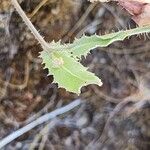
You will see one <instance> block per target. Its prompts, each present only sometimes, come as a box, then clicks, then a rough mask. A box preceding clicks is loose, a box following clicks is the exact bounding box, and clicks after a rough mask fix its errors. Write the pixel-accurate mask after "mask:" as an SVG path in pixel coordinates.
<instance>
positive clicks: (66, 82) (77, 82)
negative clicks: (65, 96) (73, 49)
mask: <svg viewBox="0 0 150 150" xmlns="http://www.w3.org/2000/svg"><path fill="white" fill-rule="evenodd" d="M40 57H41V58H42V59H43V63H44V64H45V68H48V70H49V74H50V75H53V76H54V83H58V86H59V87H63V88H65V89H66V90H67V91H70V92H74V93H78V94H79V93H80V89H81V87H82V86H86V85H88V84H98V85H102V82H101V80H100V79H99V78H98V77H96V76H95V75H94V74H93V73H91V72H88V71H87V68H86V67H84V66H83V65H81V64H80V63H79V62H77V61H76V59H74V58H73V57H71V54H70V53H68V52H66V51H65V50H64V51H57V50H56V51H55V52H51V53H49V52H48V51H42V52H41V55H40Z"/></svg>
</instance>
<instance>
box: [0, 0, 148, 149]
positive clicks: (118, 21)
mask: <svg viewBox="0 0 150 150" xmlns="http://www.w3.org/2000/svg"><path fill="white" fill-rule="evenodd" d="M19 2H20V5H21V7H22V8H23V10H24V11H25V13H26V14H27V15H28V17H29V18H30V20H31V21H32V23H33V24H34V25H35V27H36V29H38V30H39V32H40V33H41V35H42V36H44V37H45V40H46V41H49V42H51V41H52V40H55V41H58V40H60V39H61V40H62V42H63V43H68V42H72V41H73V39H74V37H81V36H82V34H86V35H93V34H95V33H96V34H98V35H103V34H107V33H112V32H116V31H120V30H126V29H130V28H134V27H136V24H135V23H134V22H133V21H132V20H131V19H130V18H131V17H130V16H129V15H128V14H127V12H126V11H125V10H124V9H123V8H121V7H120V6H118V4H117V3H113V2H111V3H103V4H102V3H90V2H88V1H87V0H20V1H19ZM41 50H42V49H41V46H40V45H39V44H38V42H37V41H36V40H35V38H34V37H33V35H32V34H31V33H30V31H29V29H28V28H27V26H26V25H25V24H24V23H23V21H22V19H21V18H20V16H19V15H18V14H17V12H16V11H15V10H14V8H13V7H12V6H11V4H10V0H0V139H3V138H4V137H5V136H6V135H9V134H10V133H12V132H13V131H15V130H17V129H19V128H20V127H23V126H25V125H27V124H28V123H30V122H32V121H33V120H35V119H36V118H39V117H40V116H42V115H43V114H46V113H48V112H51V111H53V110H55V109H57V108H59V107H61V106H63V105H65V104H68V103H70V102H72V101H74V100H76V99H81V101H83V103H82V104H81V105H80V107H78V108H76V109H75V110H73V111H71V112H69V113H67V114H65V115H63V116H61V117H58V118H55V119H53V120H50V121H49V122H46V123H43V124H42V125H40V126H38V127H36V128H35V129H33V130H31V131H30V132H28V133H26V134H23V135H22V136H21V137H19V138H18V139H17V140H15V141H13V142H12V143H10V144H9V145H7V146H6V147H5V148H4V149H5V150H28V149H29V150H34V149H35V150H83V149H87V150H149V149H150V142H149V141H150V115H149V114H150V103H149V101H150V92H149V87H150V82H149V81H150V80H149V77H150V76H149V74H150V63H149V61H150V41H149V36H148V34H147V35H138V36H134V37H130V38H129V39H126V40H124V41H123V42H115V43H113V44H111V45H110V46H108V47H107V48H97V49H95V50H92V51H91V54H90V55H88V56H87V58H84V57H83V59H82V64H83V65H84V66H87V67H88V68H89V70H90V71H91V72H94V73H95V74H96V75H97V76H98V77H99V78H101V79H102V81H103V86H102V87H98V86H96V85H89V86H86V87H83V88H82V93H81V94H80V96H77V95H76V94H73V93H69V92H66V91H65V90H64V89H58V87H57V84H51V83H52V81H53V77H52V76H47V73H48V70H47V69H43V65H42V64H41V59H40V58H38V55H39V52H40V51H41Z"/></svg>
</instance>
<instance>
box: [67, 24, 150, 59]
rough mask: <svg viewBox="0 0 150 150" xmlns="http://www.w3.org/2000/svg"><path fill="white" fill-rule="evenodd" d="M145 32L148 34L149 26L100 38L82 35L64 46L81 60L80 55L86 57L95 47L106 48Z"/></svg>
mask: <svg viewBox="0 0 150 150" xmlns="http://www.w3.org/2000/svg"><path fill="white" fill-rule="evenodd" d="M146 32H150V26H144V27H139V28H135V29H130V30H126V31H119V32H115V33H110V34H106V35H102V36H98V35H92V36H85V35H84V36H82V37H81V38H79V39H75V41H74V42H73V43H72V44H70V45H66V47H67V49H68V51H70V52H71V53H72V55H73V56H74V57H77V58H81V56H82V55H83V56H85V57H86V55H87V54H88V53H89V52H90V50H92V49H94V48H96V47H107V46H108V45H110V44H111V43H113V42H115V41H122V40H124V39H125V38H127V37H129V36H132V35H136V34H140V33H146Z"/></svg>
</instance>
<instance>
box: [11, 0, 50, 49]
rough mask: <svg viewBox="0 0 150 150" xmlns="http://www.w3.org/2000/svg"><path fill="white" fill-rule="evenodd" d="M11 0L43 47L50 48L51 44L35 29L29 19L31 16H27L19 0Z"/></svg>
mask: <svg viewBox="0 0 150 150" xmlns="http://www.w3.org/2000/svg"><path fill="white" fill-rule="evenodd" d="M11 2H12V4H13V6H14V7H15V9H16V11H17V12H18V14H19V15H20V16H21V18H22V19H23V21H24V22H25V24H26V25H27V26H28V28H29V29H30V31H31V32H32V33H33V35H34V36H35V38H36V39H37V40H38V42H39V43H40V44H41V46H42V47H43V49H50V46H49V44H48V43H47V42H46V41H45V40H44V39H43V37H42V36H41V35H40V34H39V33H38V31H37V30H36V29H35V27H34V25H33V24H32V23H31V21H30V20H29V18H28V17H27V16H26V14H25V13H24V11H23V10H22V8H21V7H20V5H19V3H18V2H17V0H11Z"/></svg>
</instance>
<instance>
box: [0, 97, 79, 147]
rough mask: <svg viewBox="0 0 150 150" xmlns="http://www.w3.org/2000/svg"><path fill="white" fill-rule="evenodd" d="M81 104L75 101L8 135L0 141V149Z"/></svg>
mask: <svg viewBox="0 0 150 150" xmlns="http://www.w3.org/2000/svg"><path fill="white" fill-rule="evenodd" d="M80 104H81V100H79V99H78V100H75V101H73V102H72V103H70V104H68V105H66V106H64V107H62V108H58V109H56V110H54V111H52V112H50V113H48V114H45V115H43V116H41V117H39V118H38V119H36V120H35V121H33V122H31V123H30V124H28V125H26V126H25V127H22V128H21V129H19V130H17V131H15V132H13V133H12V134H10V135H8V136H7V137H5V138H4V139H2V140H1V141H0V149H2V148H3V147H4V146H6V145H7V144H9V143H10V142H12V141H13V140H15V139H16V138H18V137H20V136H21V135H23V134H24V133H26V132H28V131H30V130H31V129H33V128H35V127H36V126H38V125H40V124H42V123H44V122H46V121H48V120H50V119H53V118H55V117H57V116H59V115H62V114H64V113H66V112H68V111H70V110H72V109H74V108H75V107H77V106H79V105H80Z"/></svg>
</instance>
